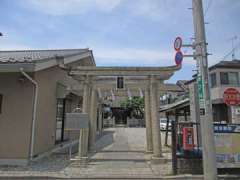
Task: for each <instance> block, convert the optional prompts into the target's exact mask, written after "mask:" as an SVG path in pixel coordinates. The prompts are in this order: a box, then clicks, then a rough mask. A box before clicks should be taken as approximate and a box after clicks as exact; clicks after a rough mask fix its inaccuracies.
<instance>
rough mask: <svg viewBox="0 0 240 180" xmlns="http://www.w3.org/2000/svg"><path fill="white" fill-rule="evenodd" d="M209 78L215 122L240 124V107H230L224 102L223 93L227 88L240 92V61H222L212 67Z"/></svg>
mask: <svg viewBox="0 0 240 180" xmlns="http://www.w3.org/2000/svg"><path fill="white" fill-rule="evenodd" d="M209 77H210V78H209V79H210V82H211V83H210V86H211V91H210V92H211V100H212V104H213V119H214V121H226V122H231V123H240V114H239V113H238V109H239V108H240V106H228V105H226V104H225V103H224V101H223V93H224V91H225V90H226V89H227V88H235V89H237V90H238V91H239V92H240V82H239V79H240V78H239V77H240V60H233V61H221V62H219V63H217V64H215V65H213V66H211V67H210V68H209Z"/></svg>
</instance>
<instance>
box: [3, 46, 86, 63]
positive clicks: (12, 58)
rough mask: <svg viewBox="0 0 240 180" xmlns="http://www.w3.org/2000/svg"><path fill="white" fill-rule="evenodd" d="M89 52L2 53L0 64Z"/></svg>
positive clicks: (65, 50) (79, 50) (28, 61)
mask: <svg viewBox="0 0 240 180" xmlns="http://www.w3.org/2000/svg"><path fill="white" fill-rule="evenodd" d="M88 51H89V50H88V49H58V50H20V51H0V63H31V62H36V61H40V60H47V59H51V58H54V57H56V56H63V57H67V56H71V55H78V54H81V53H84V52H88Z"/></svg>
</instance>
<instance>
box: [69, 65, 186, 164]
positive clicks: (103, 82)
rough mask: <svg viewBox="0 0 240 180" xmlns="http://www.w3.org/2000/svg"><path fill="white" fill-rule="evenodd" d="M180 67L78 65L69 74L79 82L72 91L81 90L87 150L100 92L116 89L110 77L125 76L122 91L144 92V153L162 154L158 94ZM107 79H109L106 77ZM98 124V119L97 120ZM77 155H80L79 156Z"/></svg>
mask: <svg viewBox="0 0 240 180" xmlns="http://www.w3.org/2000/svg"><path fill="white" fill-rule="evenodd" d="M180 68H181V67H180V66H169V67H86V66H85V67H82V66H81V67H78V68H76V69H72V70H71V71H70V72H69V74H70V75H71V76H72V77H73V78H74V79H76V80H78V81H79V85H78V86H73V87H72V89H73V90H83V105H82V111H83V113H87V114H89V119H90V128H89V149H94V144H95V139H96V131H97V106H98V101H101V92H104V91H111V90H115V91H116V90H117V89H116V80H111V78H112V77H131V78H129V79H126V78H125V83H124V84H125V85H124V88H125V89H124V90H123V93H124V91H125V93H126V90H127V89H131V90H139V88H141V89H142V90H143V91H144V101H145V121H146V142H147V147H146V152H148V153H152V158H153V159H156V160H157V159H159V158H160V157H162V145H161V134H160V127H159V126H160V123H159V117H158V111H159V95H160V92H165V91H166V88H165V86H164V80H167V79H169V78H170V77H171V76H172V75H173V74H174V72H175V71H177V70H179V69H180ZM109 78H110V79H109ZM99 123H101V122H99ZM80 158H81V157H80Z"/></svg>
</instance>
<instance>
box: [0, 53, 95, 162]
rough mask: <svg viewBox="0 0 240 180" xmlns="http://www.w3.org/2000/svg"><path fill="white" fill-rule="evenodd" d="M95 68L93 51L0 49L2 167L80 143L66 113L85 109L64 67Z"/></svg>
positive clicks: (80, 96)
mask: <svg viewBox="0 0 240 180" xmlns="http://www.w3.org/2000/svg"><path fill="white" fill-rule="evenodd" d="M76 66H95V61H94V57H93V54H92V51H91V50H89V49H62V50H24V51H0V164H8V165H25V164H27V163H28V162H29V160H32V159H34V158H35V157H37V156H40V155H41V154H43V153H45V152H48V151H50V150H51V149H53V148H55V147H56V146H57V145H58V144H59V143H62V142H65V141H68V140H72V139H76V138H77V136H78V134H77V133H75V134H74V133H69V132H65V131H64V120H65V116H64V115H65V113H67V112H71V111H73V110H74V109H75V108H77V107H81V104H82V95H81V94H80V93H79V92H74V91H71V90H69V88H68V87H70V86H72V85H75V84H77V83H78V81H76V80H74V79H73V78H72V77H70V76H69V75H68V71H67V70H66V67H69V68H71V67H76Z"/></svg>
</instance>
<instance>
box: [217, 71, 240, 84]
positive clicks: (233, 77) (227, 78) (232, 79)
mask: <svg viewBox="0 0 240 180" xmlns="http://www.w3.org/2000/svg"><path fill="white" fill-rule="evenodd" d="M220 79H221V84H223V85H227V84H229V85H239V77H238V73H237V72H221V73H220Z"/></svg>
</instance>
